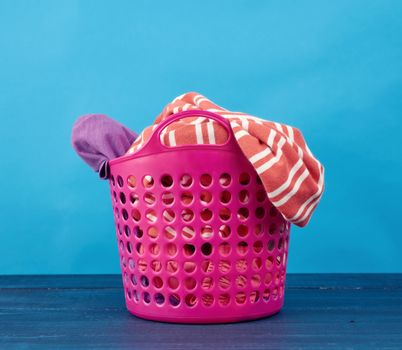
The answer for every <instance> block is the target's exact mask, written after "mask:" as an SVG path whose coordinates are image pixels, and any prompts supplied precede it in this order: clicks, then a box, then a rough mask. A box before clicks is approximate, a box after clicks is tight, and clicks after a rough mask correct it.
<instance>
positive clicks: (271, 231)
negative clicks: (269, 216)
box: [268, 222, 277, 235]
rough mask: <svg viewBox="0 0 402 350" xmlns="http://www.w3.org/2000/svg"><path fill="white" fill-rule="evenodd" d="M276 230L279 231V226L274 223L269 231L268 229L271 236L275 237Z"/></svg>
mask: <svg viewBox="0 0 402 350" xmlns="http://www.w3.org/2000/svg"><path fill="white" fill-rule="evenodd" d="M276 229H277V226H276V224H275V223H274V222H273V223H272V224H271V225H269V229H268V231H269V234H270V235H273V234H274V233H275V232H276Z"/></svg>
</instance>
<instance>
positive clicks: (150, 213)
mask: <svg viewBox="0 0 402 350" xmlns="http://www.w3.org/2000/svg"><path fill="white" fill-rule="evenodd" d="M145 217H146V218H147V220H148V221H149V222H150V223H154V222H156V220H157V216H156V211H155V210H153V209H152V210H147V212H146V213H145Z"/></svg>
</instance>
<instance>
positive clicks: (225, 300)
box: [218, 293, 230, 306]
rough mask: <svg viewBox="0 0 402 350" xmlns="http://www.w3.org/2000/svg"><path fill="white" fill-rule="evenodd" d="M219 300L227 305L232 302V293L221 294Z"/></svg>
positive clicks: (222, 304) (223, 304) (221, 303)
mask: <svg viewBox="0 0 402 350" xmlns="http://www.w3.org/2000/svg"><path fill="white" fill-rule="evenodd" d="M218 302H219V304H220V305H221V306H227V305H229V303H230V295H229V294H227V293H225V294H221V295H220V296H219V299H218Z"/></svg>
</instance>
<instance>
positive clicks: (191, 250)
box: [183, 243, 195, 257]
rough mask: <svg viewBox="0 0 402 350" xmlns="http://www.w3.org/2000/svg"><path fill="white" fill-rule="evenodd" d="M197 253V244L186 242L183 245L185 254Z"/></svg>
mask: <svg viewBox="0 0 402 350" xmlns="http://www.w3.org/2000/svg"><path fill="white" fill-rule="evenodd" d="M194 253H195V246H194V245H193V244H189V243H186V244H185V245H184V246H183V254H184V255H185V256H188V257H189V256H193V255H194Z"/></svg>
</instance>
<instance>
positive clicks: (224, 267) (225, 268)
mask: <svg viewBox="0 0 402 350" xmlns="http://www.w3.org/2000/svg"><path fill="white" fill-rule="evenodd" d="M231 267H232V265H231V263H230V261H229V260H221V261H219V264H218V269H219V271H220V272H222V273H227V272H229V271H230V269H231Z"/></svg>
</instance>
